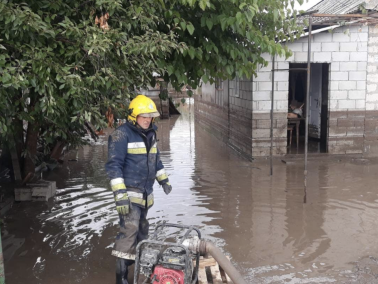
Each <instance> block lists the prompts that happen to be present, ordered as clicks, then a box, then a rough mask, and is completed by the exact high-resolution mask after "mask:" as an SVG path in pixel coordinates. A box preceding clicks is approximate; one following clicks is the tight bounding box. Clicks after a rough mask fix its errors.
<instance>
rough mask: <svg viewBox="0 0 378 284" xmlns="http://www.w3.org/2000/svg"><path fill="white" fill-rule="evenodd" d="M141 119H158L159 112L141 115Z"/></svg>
mask: <svg viewBox="0 0 378 284" xmlns="http://www.w3.org/2000/svg"><path fill="white" fill-rule="evenodd" d="M139 116H141V117H158V116H160V113H159V112H150V113H141V114H139Z"/></svg>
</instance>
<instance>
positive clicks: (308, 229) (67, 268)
mask: <svg viewBox="0 0 378 284" xmlns="http://www.w3.org/2000/svg"><path fill="white" fill-rule="evenodd" d="M193 109H194V108H193V101H189V102H188V103H186V104H185V105H183V106H181V107H180V111H181V112H182V115H181V116H176V117H172V118H170V119H169V120H162V121H160V122H159V131H158V139H159V142H158V143H159V148H160V151H161V157H162V160H163V163H164V164H165V166H166V170H167V173H168V174H169V177H170V180H171V184H172V186H173V191H172V193H171V194H170V195H169V196H166V195H165V194H164V192H163V190H162V188H161V187H160V186H159V185H158V184H155V188H154V191H155V198H156V202H155V205H154V207H153V208H152V209H151V210H150V212H149V219H150V222H151V225H152V226H151V227H152V229H153V228H154V226H155V225H156V224H157V223H159V222H162V221H168V222H172V223H183V224H188V225H195V226H198V227H199V228H200V229H201V230H202V233H203V235H204V236H205V237H206V238H209V239H211V240H212V241H214V242H215V243H216V244H217V245H218V246H219V247H221V249H222V250H223V251H224V252H225V253H226V254H228V255H230V257H231V259H232V261H233V263H234V264H235V265H236V266H237V268H238V269H239V270H240V271H241V272H242V274H243V275H244V276H245V277H246V278H247V279H248V280H247V282H248V283H332V282H339V283H347V281H349V280H351V279H352V280H353V279H356V274H355V273H354V272H353V271H352V269H353V265H352V264H351V263H353V262H358V261H359V259H360V258H364V257H366V256H368V255H373V256H374V255H378V244H377V242H376V236H377V235H378V226H377V221H376V220H377V216H378V210H377V209H378V191H377V187H376V182H375V180H376V179H375V173H376V172H377V170H378V163H376V162H369V163H367V162H364V161H362V160H356V161H348V162H345V161H339V160H338V159H330V160H315V161H310V163H309V175H308V196H307V203H306V204H303V164H302V163H298V164H294V165H290V166H289V165H285V164H283V163H281V162H279V161H277V162H276V163H275V165H274V167H275V170H274V176H273V177H271V176H270V175H269V163H268V162H267V161H260V162H254V163H250V162H249V161H247V160H245V159H243V158H241V157H239V156H238V155H236V154H235V152H233V151H232V150H230V148H228V147H227V146H225V145H224V144H223V143H222V142H220V139H218V138H216V137H214V136H212V135H210V134H209V131H210V130H211V129H210V130H209V129H208V127H207V126H205V125H204V124H203V123H202V122H201V121H198V120H196V119H195V117H194V114H193ZM106 158H107V143H106V138H104V139H103V140H101V141H98V142H97V143H93V145H91V146H86V147H83V148H80V149H78V151H72V152H71V153H70V154H69V157H67V160H74V159H77V161H66V162H65V163H64V164H63V165H62V166H61V167H60V168H57V169H56V170H55V171H53V172H51V173H49V174H48V175H46V176H44V178H46V179H51V180H56V181H57V186H58V194H57V196H56V198H55V202H54V203H17V204H15V206H14V207H13V210H11V212H10V213H9V214H8V216H7V217H6V219H5V236H4V237H3V246H4V256H5V261H6V262H5V265H6V267H5V270H6V277H7V282H8V283H91V284H93V283H113V282H114V258H113V257H112V256H111V255H110V251H111V247H112V244H113V241H114V237H115V235H116V232H117V222H118V217H117V214H116V211H115V208H114V201H113V195H112V192H111V191H110V190H109V188H108V181H107V178H106V174H105V171H104V163H105V161H106ZM35 216H37V218H35ZM364 259H366V258H364ZM361 283H364V282H361Z"/></svg>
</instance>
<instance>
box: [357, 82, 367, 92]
mask: <svg viewBox="0 0 378 284" xmlns="http://www.w3.org/2000/svg"><path fill="white" fill-rule="evenodd" d="M357 90H366V81H357Z"/></svg>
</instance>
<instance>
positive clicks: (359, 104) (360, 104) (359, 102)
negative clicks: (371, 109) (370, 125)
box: [356, 100, 366, 109]
mask: <svg viewBox="0 0 378 284" xmlns="http://www.w3.org/2000/svg"><path fill="white" fill-rule="evenodd" d="M365 106H366V102H365V100H356V109H365Z"/></svg>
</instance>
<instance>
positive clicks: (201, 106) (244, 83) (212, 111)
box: [195, 78, 253, 156]
mask: <svg viewBox="0 0 378 284" xmlns="http://www.w3.org/2000/svg"><path fill="white" fill-rule="evenodd" d="M252 87H253V84H252V81H251V80H248V79H245V78H242V79H238V81H237V80H231V81H224V82H223V84H222V89H215V86H214V85H210V84H203V88H202V90H201V91H200V92H199V95H197V96H195V111H196V119H197V121H198V122H199V123H200V124H202V125H204V126H205V127H207V129H208V130H209V131H211V132H212V133H213V134H215V135H216V136H217V137H218V138H219V139H221V140H222V141H224V142H226V143H229V144H231V145H232V146H233V147H234V148H236V149H237V150H238V151H239V152H242V153H244V154H246V155H247V156H251V155H252V149H251V135H252ZM236 88H237V91H236Z"/></svg>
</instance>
